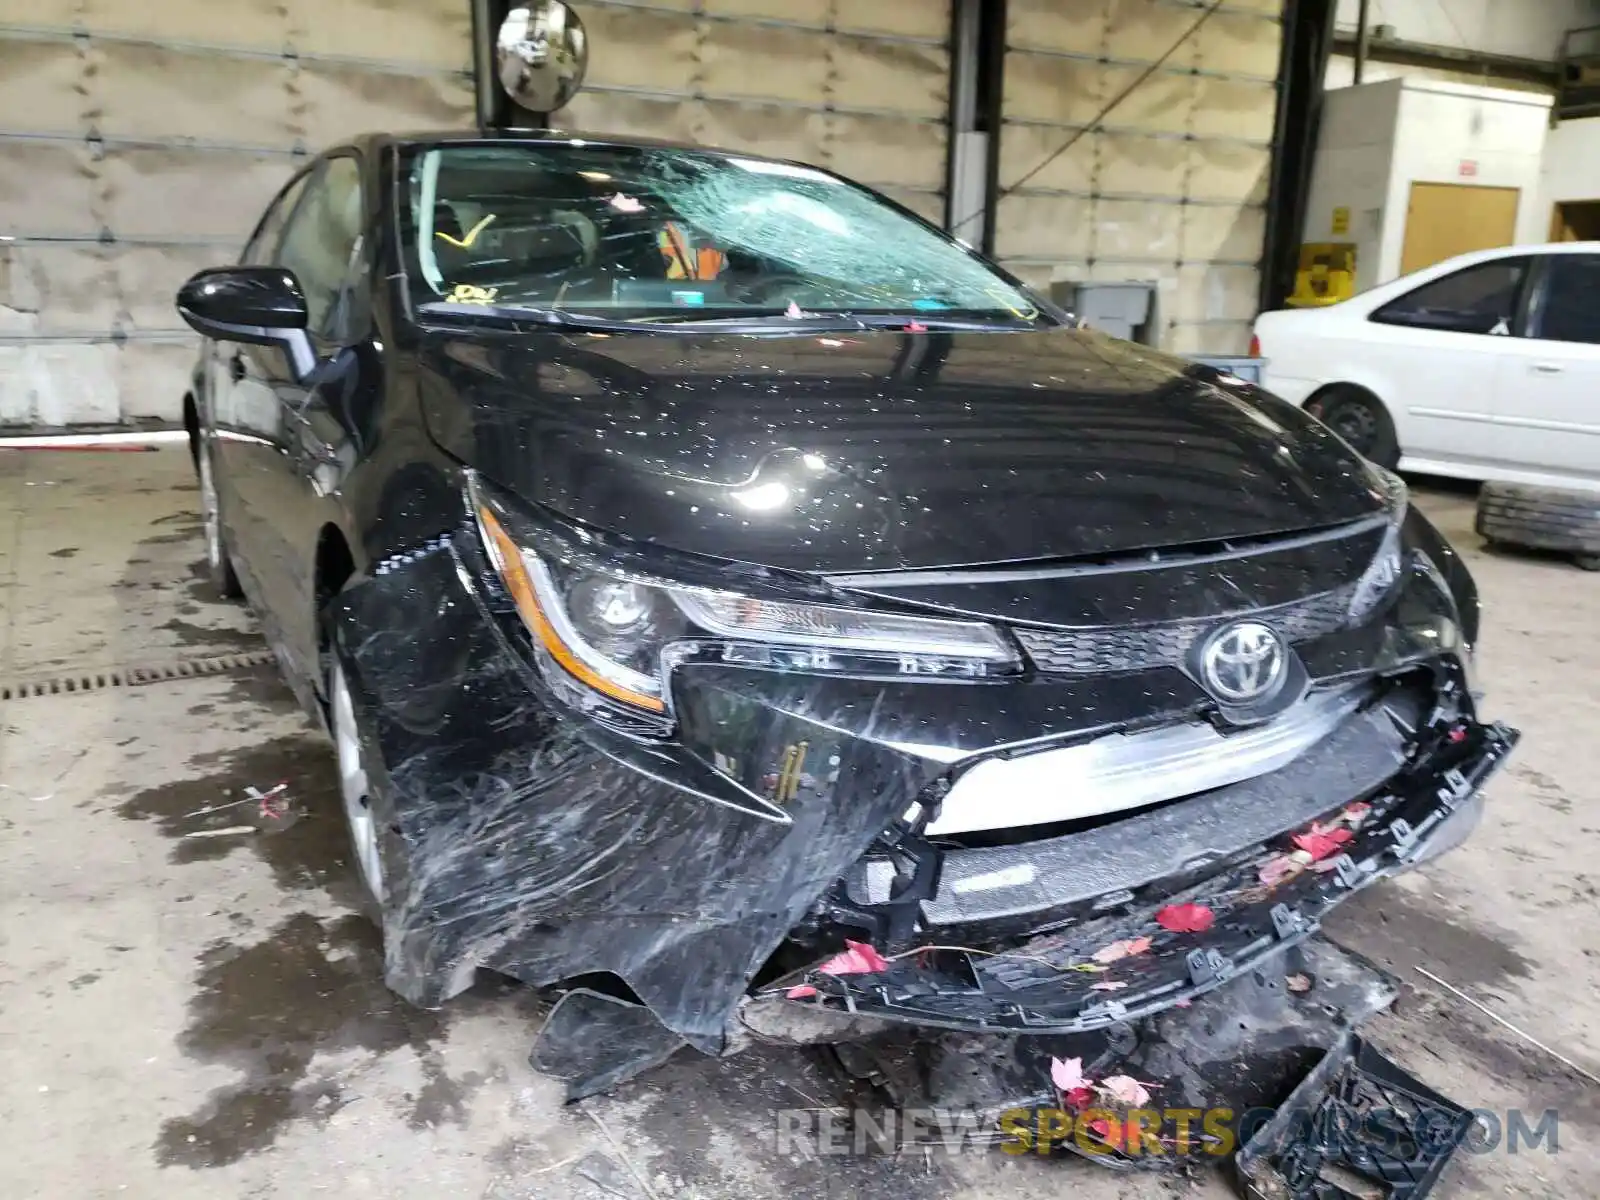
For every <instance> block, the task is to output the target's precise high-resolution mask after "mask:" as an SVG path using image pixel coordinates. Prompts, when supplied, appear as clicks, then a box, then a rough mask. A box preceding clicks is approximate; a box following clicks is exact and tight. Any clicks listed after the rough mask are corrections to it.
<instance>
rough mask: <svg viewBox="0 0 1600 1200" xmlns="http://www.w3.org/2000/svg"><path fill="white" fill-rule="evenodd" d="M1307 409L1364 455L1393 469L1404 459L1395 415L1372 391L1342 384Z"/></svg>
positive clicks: (1321, 396) (1308, 405) (1381, 465)
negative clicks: (1393, 416)
mask: <svg viewBox="0 0 1600 1200" xmlns="http://www.w3.org/2000/svg"><path fill="white" fill-rule="evenodd" d="M1306 411H1307V412H1309V413H1310V414H1311V415H1312V416H1314V417H1316V418H1317V420H1319V421H1321V422H1322V423H1323V424H1324V425H1326V426H1328V428H1330V429H1332V430H1333V431H1334V432H1335V433H1337V434H1338V435H1339V436H1340V437H1342V438H1343V439H1344V440H1345V441H1347V442H1349V443H1350V445H1351V447H1352V448H1353V449H1354V450H1355V451H1356V453H1358V454H1360V455H1361V456H1362V457H1363V458H1365V459H1368V460H1369V461H1371V462H1375V463H1377V464H1378V465H1379V466H1380V467H1387V468H1388V469H1389V470H1391V471H1392V470H1394V468H1395V466H1396V465H1397V464H1398V463H1399V462H1400V442H1399V439H1398V438H1397V437H1396V436H1395V432H1394V418H1392V417H1391V416H1390V415H1389V410H1388V409H1387V408H1385V407H1384V406H1383V401H1381V400H1379V399H1378V398H1377V397H1376V396H1374V395H1373V394H1372V393H1371V392H1369V391H1366V390H1364V389H1362V388H1358V387H1352V386H1350V385H1348V384H1340V385H1338V386H1336V387H1331V388H1328V389H1327V390H1326V391H1324V392H1320V393H1318V394H1317V395H1316V396H1313V397H1312V398H1311V400H1310V401H1309V402H1308V403H1307V404H1306Z"/></svg>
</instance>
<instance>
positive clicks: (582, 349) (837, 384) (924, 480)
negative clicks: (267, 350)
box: [420, 328, 1381, 573]
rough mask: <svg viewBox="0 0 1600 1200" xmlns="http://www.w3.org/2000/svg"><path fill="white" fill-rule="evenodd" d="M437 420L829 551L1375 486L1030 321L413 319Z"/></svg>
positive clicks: (1191, 522) (455, 449)
mask: <svg viewBox="0 0 1600 1200" xmlns="http://www.w3.org/2000/svg"><path fill="white" fill-rule="evenodd" d="M420 355H421V359H422V368H423V370H422V376H421V402H422V406H423V409H424V413H425V419H426V421H427V424H428V427H429V429H430V430H431V432H432V435H433V437H434V438H435V439H436V440H437V441H438V442H439V444H440V445H441V446H442V447H443V448H444V449H445V450H446V451H448V452H449V453H451V454H452V455H454V456H455V457H456V458H458V459H459V460H460V461H462V462H464V463H466V464H467V465H469V466H472V467H474V468H476V469H478V470H479V471H481V472H482V473H483V474H484V475H485V476H486V477H487V478H488V479H490V480H492V481H494V482H495V483H497V484H499V485H500V486H501V487H503V488H505V489H507V490H509V491H511V492H512V493H514V494H516V495H517V496H519V497H520V498H522V499H523V500H525V501H527V502H529V503H532V504H536V505H542V506H545V507H547V508H549V509H551V510H554V511H556V512H559V513H560V514H562V515H564V516H566V517H569V518H572V519H574V520H577V521H580V522H585V523H588V524H590V525H593V526H597V527H601V528H604V529H606V530H609V531H611V532H613V533H615V534H618V535H621V536H623V537H627V538H631V539H637V540H639V541H642V542H648V543H656V544H661V545H665V546H670V547H672V548H674V549H677V550H683V551H689V552H694V553H700V554H705V555H710V556H714V557H717V558H720V559H725V560H734V561H740V562H748V563H755V564H760V565H763V566H768V567H775V568H783V569H791V570H802V571H813V572H824V573H842V572H852V571H882V570H894V569H903V568H917V567H932V566H944V567H949V566H963V565H976V564H995V563H1010V562H1017V561H1020V560H1040V559H1062V558H1077V557H1082V556H1102V555H1109V554H1122V553H1130V552H1136V551H1140V550H1146V549H1150V548H1154V547H1164V546H1175V545H1182V544H1192V543H1199V542H1209V541H1216V540H1226V539H1239V538H1249V537H1258V536H1266V535H1273V534H1281V533H1286V532H1291V531H1299V530H1306V529H1313V528H1322V527H1327V526H1330V525H1335V524H1339V523H1342V522H1345V521H1349V520H1353V519H1356V518H1359V517H1363V516H1368V515H1371V514H1373V513H1375V512H1377V511H1380V509H1381V500H1380V498H1379V497H1378V496H1377V495H1376V494H1375V493H1374V492H1373V491H1372V488H1371V482H1370V477H1369V475H1368V473H1367V471H1366V469H1365V467H1364V466H1363V464H1362V461H1361V460H1360V459H1359V458H1358V457H1357V456H1356V455H1355V454H1354V453H1353V452H1352V451H1351V450H1350V449H1349V448H1348V447H1347V446H1345V444H1344V443H1343V442H1341V441H1340V440H1338V439H1337V438H1336V437H1334V436H1333V435H1332V434H1331V433H1329V432H1328V431H1327V430H1326V429H1325V428H1323V427H1322V426H1321V425H1319V424H1317V423H1316V422H1314V421H1312V420H1311V419H1310V418H1308V417H1306V416H1305V415H1303V414H1302V413H1300V412H1298V411H1297V410H1295V409H1294V408H1293V407H1292V406H1290V405H1287V404H1284V403H1282V402H1281V401H1277V400H1275V399H1273V398H1271V397H1269V396H1266V395H1265V394H1264V393H1261V392H1259V391H1257V390H1255V389H1253V388H1250V387H1248V386H1244V385H1233V384H1229V385H1227V386H1219V384H1218V383H1216V382H1212V380H1215V379H1216V378H1217V376H1216V375H1215V374H1214V373H1211V372H1209V371H1208V370H1207V369H1205V368H1200V367H1196V366H1194V365H1193V364H1191V363H1188V362H1186V361H1184V360H1181V359H1177V358H1174V357H1171V356H1168V355H1164V354H1159V353H1156V352H1154V351H1151V350H1148V349H1145V348H1143V347H1139V346H1135V345H1133V344H1131V343H1127V342H1121V341H1116V340H1114V339H1111V338H1108V337H1105V336H1103V335H1100V334H1096V333H1092V332H1088V331H1083V330H1073V329H1055V330H1046V331H1033V332H971V333H922V332H918V333H900V332H891V331H883V332H849V333H837V334H823V335H818V334H812V333H807V334H789V335H782V336H770V335H749V334H726V333H716V334H712V333H695V332H690V331H675V332H670V333H659V332H658V333H643V332H641V333H632V332H630V333H620V334H601V333H569V332H566V331H554V330H552V331H539V332H532V333H528V332H522V333H520V334H510V333H506V332H504V331H498V330H486V329H482V328H478V329H472V330H471V331H466V330H460V331H453V332H452V331H444V330H438V329H435V330H432V331H429V332H427V333H425V334H424V336H423V339H422V343H421V347H420Z"/></svg>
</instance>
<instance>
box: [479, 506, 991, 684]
mask: <svg viewBox="0 0 1600 1200" xmlns="http://www.w3.org/2000/svg"><path fill="white" fill-rule="evenodd" d="M471 500H472V508H473V513H474V515H475V516H476V519H477V525H478V531H479V535H480V536H481V538H482V540H483V545H484V550H485V552H486V554H487V555H488V558H489V562H490V564H491V566H493V568H494V571H495V574H496V575H497V576H499V579H500V582H501V583H502V584H503V585H504V587H505V589H506V592H507V593H508V594H509V595H510V597H511V600H512V602H513V603H514V604H515V606H516V610H517V615H518V616H519V617H520V618H521V620H522V623H523V625H524V626H525V627H526V628H527V630H528V633H529V635H530V637H531V639H532V641H533V645H534V650H535V654H536V657H537V659H538V665H539V667H540V669H541V670H542V671H543V672H544V674H545V676H546V678H548V679H550V681H551V683H552V684H553V685H555V686H563V687H570V686H571V685H572V684H573V683H577V684H581V685H582V686H583V688H585V689H587V691H588V693H589V694H590V695H593V694H595V693H598V694H599V695H600V696H603V697H605V698H606V699H608V700H612V701H617V702H619V703H621V704H624V705H627V706H628V707H630V708H632V709H636V710H639V709H642V710H644V711H646V712H650V713H656V714H664V713H665V712H666V711H667V707H668V690H667V684H666V679H667V674H668V672H669V670H670V668H671V665H672V663H673V662H674V661H677V660H679V659H680V658H682V657H688V656H690V655H693V654H695V653H697V652H700V651H706V652H708V653H709V654H711V655H712V656H713V657H720V658H721V659H722V660H723V661H728V662H737V663H742V664H755V665H766V666H773V667H778V668H785V667H787V668H800V669H811V670H825V669H829V668H831V667H838V668H842V669H849V670H857V671H859V670H867V671H870V672H875V673H883V674H907V675H916V676H934V677H937V676H949V675H956V676H963V677H973V676H983V675H988V674H994V673H997V672H1003V671H1010V670H1015V669H1017V668H1018V667H1019V665H1020V660H1019V659H1018V657H1017V654H1016V651H1015V650H1013V649H1012V647H1011V644H1010V643H1009V642H1008V641H1007V640H1006V638H1005V637H1004V636H1003V635H1002V634H1001V633H1000V632H999V631H998V630H996V629H995V628H994V627H993V626H990V625H986V624H984V623H982V622H979V621H959V620H949V619H945V618H938V617H913V616H905V615H902V614H899V613H887V612H876V611H872V610H869V609H858V608H848V607H845V606H842V605H822V604H805V603H799V602H795V601H790V600H781V599H765V598H761V597H757V596H750V595H744V594H741V593H737V592H728V591H723V590H719V589H716V588H710V587H695V586H691V585H684V584H680V583H677V582H675V581H668V580H664V579H659V578H653V577H652V578H646V577H643V576H639V575H631V574H627V573H624V572H622V571H618V570H612V569H608V568H607V567H606V566H605V565H604V564H600V563H596V562H592V561H584V562H582V563H578V562H576V561H575V560H578V559H583V558H585V555H584V554H583V553H581V552H580V553H574V554H567V553H565V552H562V551H559V550H558V549H556V548H555V547H553V546H552V547H550V548H548V549H546V548H543V547H541V549H535V548H533V547H532V546H530V545H528V544H526V542H527V540H528V539H526V538H524V539H519V538H517V537H514V536H513V535H512V533H511V532H509V531H508V529H507V522H508V520H511V518H510V515H509V514H507V513H506V512H505V511H504V510H503V509H500V508H499V506H497V505H496V504H494V503H493V502H491V501H489V500H488V499H487V497H485V496H484V495H483V494H482V493H481V492H480V491H479V490H478V489H477V488H476V487H475V488H474V489H473V495H472V497H471ZM574 698H575V699H578V698H580V697H574Z"/></svg>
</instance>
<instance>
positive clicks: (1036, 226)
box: [995, 0, 1282, 353]
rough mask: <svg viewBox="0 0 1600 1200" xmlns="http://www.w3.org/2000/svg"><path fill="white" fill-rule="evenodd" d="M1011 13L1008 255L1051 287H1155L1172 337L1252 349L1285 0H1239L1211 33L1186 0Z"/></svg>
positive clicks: (1005, 166)
mask: <svg viewBox="0 0 1600 1200" xmlns="http://www.w3.org/2000/svg"><path fill="white" fill-rule="evenodd" d="M1008 15H1009V21H1010V25H1009V28H1008V31H1007V47H1008V49H1007V54H1006V67H1005V122H1006V123H1005V126H1004V130H1003V133H1002V137H1001V148H1000V164H1001V165H1000V184H1001V189H1002V199H1001V201H1000V205H999V209H998V212H997V214H996V222H995V227H996V247H997V252H998V253H999V255H1000V257H1001V258H1002V259H1003V260H1004V261H1005V262H1006V263H1007V265H1008V266H1010V267H1011V268H1012V269H1013V270H1015V271H1017V272H1018V274H1020V275H1023V276H1024V277H1025V278H1027V279H1029V280H1030V281H1031V282H1034V283H1036V284H1038V285H1040V286H1042V287H1046V288H1048V286H1049V285H1050V284H1051V283H1052V282H1056V281H1079V282H1095V281H1103V282H1114V281H1137V282H1154V283H1156V284H1158V286H1159V289H1160V294H1159V299H1158V309H1157V312H1158V320H1159V322H1160V324H1161V329H1160V338H1159V340H1160V342H1161V344H1162V345H1164V346H1167V347H1168V348H1172V349H1183V350H1189V351H1199V350H1208V351H1211V352H1216V353H1226V352H1236V351H1242V350H1243V349H1244V348H1245V343H1246V342H1247V341H1248V338H1249V329H1248V322H1249V319H1250V318H1251V317H1252V316H1253V315H1254V305H1255V300H1256V293H1257V283H1258V276H1257V272H1256V263H1257V261H1258V260H1259V258H1260V255H1261V250H1262V241H1263V237H1264V232H1265V213H1264V209H1263V205H1264V203H1265V199H1266V188H1267V180H1268V171H1269V167H1270V164H1271V153H1270V148H1269V143H1270V140H1271V137H1272V124H1273V119H1274V115H1275V108H1276V92H1275V89H1274V86H1273V80H1274V77H1275V75H1276V72H1277V66H1278V55H1279V48H1280V42H1281V40H1282V27H1281V24H1280V23H1279V20H1278V16H1279V4H1278V2H1277V0H1229V2H1228V3H1226V4H1225V5H1224V6H1223V7H1222V8H1221V9H1220V10H1219V11H1218V12H1217V13H1215V14H1214V15H1212V16H1210V17H1208V18H1207V19H1206V21H1205V22H1204V23H1202V24H1201V25H1199V27H1198V28H1195V22H1196V19H1197V17H1199V15H1200V10H1199V9H1198V8H1197V7H1196V6H1195V5H1192V4H1186V3H1182V2H1179V0H1010V3H1009V5H1008ZM1191 30H1192V32H1191ZM1169 50H1170V51H1171V53H1170V55H1168V51H1169ZM1164 55H1167V57H1166V58H1165V59H1164V61H1161V65H1160V66H1158V67H1156V69H1155V70H1154V71H1151V70H1150V66H1151V64H1153V63H1156V62H1158V61H1160V60H1162V59H1163V56H1164ZM1130 89H1131V90H1130ZM1123 93H1126V96H1125V98H1124V99H1122V100H1121V101H1120V102H1119V103H1117V104H1116V105H1115V107H1113V108H1111V109H1110V110H1109V111H1106V107H1107V105H1109V104H1110V103H1111V102H1112V100H1113V99H1115V98H1116V97H1118V96H1119V95H1122V94H1123ZM1102 113H1103V114H1104V115H1103V116H1102ZM1096 122H1098V126H1097V127H1096V128H1087V127H1088V126H1090V125H1094V124H1095V123H1096ZM1069 139H1075V140H1074V142H1073V144H1072V145H1071V147H1070V149H1068V150H1066V151H1065V152H1064V153H1061V154H1060V155H1059V156H1057V157H1055V158H1054V160H1053V161H1050V162H1049V164H1048V165H1047V166H1044V167H1043V169H1040V164H1041V163H1044V162H1045V161H1046V160H1047V159H1049V158H1051V156H1052V155H1053V154H1055V152H1056V151H1057V150H1058V149H1059V148H1060V147H1061V146H1062V145H1063V144H1064V143H1066V142H1067V141H1068V140H1069ZM1019 184H1020V186H1019ZM1013 188H1016V189H1017V190H1015V191H1014V192H1013V191H1010V189H1013Z"/></svg>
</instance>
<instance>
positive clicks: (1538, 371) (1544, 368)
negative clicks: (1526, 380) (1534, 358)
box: [1533, 362, 1565, 375]
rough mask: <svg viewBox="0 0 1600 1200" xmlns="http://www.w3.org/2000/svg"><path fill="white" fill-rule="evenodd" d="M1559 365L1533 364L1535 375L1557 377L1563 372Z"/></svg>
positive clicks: (1549, 363) (1548, 363) (1547, 363)
mask: <svg viewBox="0 0 1600 1200" xmlns="http://www.w3.org/2000/svg"><path fill="white" fill-rule="evenodd" d="M1564 369H1565V368H1563V367H1562V366H1561V364H1560V363H1551V362H1536V363H1534V364H1533V373H1534V374H1535V375H1559V374H1561V372H1562V371H1563V370H1564Z"/></svg>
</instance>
